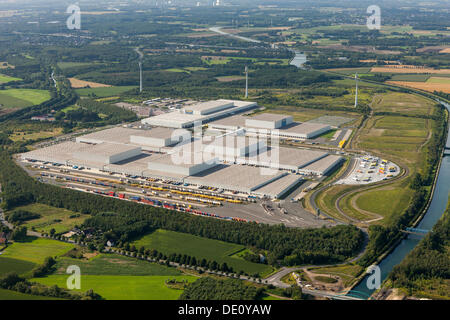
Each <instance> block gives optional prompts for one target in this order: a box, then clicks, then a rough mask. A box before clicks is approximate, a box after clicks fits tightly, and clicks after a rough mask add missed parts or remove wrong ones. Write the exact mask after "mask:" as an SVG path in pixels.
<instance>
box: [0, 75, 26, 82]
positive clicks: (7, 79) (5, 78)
mask: <svg viewBox="0 0 450 320" xmlns="http://www.w3.org/2000/svg"><path fill="white" fill-rule="evenodd" d="M19 80H22V79H20V78H14V77H10V76H6V75H4V74H0V84H2V83H8V82H12V81H19Z"/></svg>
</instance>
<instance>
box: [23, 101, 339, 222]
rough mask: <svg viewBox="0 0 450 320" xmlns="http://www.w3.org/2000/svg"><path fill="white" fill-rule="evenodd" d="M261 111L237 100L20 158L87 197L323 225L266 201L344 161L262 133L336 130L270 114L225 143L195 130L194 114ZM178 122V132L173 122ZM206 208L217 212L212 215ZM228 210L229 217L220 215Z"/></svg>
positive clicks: (225, 135) (227, 135)
mask: <svg viewBox="0 0 450 320" xmlns="http://www.w3.org/2000/svg"><path fill="white" fill-rule="evenodd" d="M254 106H256V104H255V103H250V102H241V101H228V100H217V101H210V102H202V103H198V104H193V105H190V106H189V107H186V108H185V109H181V111H180V110H178V111H174V112H172V113H168V114H176V115H177V118H170V117H167V118H165V117H163V118H161V117H159V116H155V117H153V118H157V119H152V118H149V119H150V120H149V119H145V120H143V124H144V123H145V125H144V126H142V127H141V128H130V127H129V126H117V127H113V128H109V129H106V130H100V131H96V132H92V133H89V134H85V135H82V136H78V137H76V138H74V139H72V140H70V141H64V142H62V143H58V144H51V145H48V146H46V147H44V148H40V149H36V150H33V151H30V152H26V153H23V154H21V155H20V160H21V164H22V165H23V166H24V167H25V168H26V169H27V171H28V172H30V174H32V175H35V176H38V177H39V179H41V180H42V181H44V180H45V181H44V182H49V183H55V184H57V185H63V186H65V187H70V188H74V189H77V190H80V191H84V192H93V193H96V194H100V195H104V196H112V197H117V198H121V199H124V200H130V201H136V202H140V203H144V204H150V205H154V206H162V207H164V208H167V209H173V210H180V211H188V210H189V211H188V212H191V213H194V214H201V215H207V216H212V217H216V218H224V219H229V220H230V219H231V220H239V221H256V222H265V223H273V224H276V223H280V222H282V223H285V224H286V225H292V226H313V225H322V224H323V223H322V222H319V221H318V220H317V217H315V216H313V215H311V214H310V213H309V212H306V211H305V210H304V209H303V208H302V207H301V206H300V205H298V204H294V203H293V201H291V202H289V204H287V205H285V207H284V208H280V210H278V213H273V210H272V211H271V210H268V209H267V208H268V206H267V205H264V206H263V205H261V202H267V201H270V202H272V201H280V200H279V199H285V198H289V195H291V194H294V193H295V194H298V193H300V192H301V191H302V189H305V188H306V185H308V183H307V182H309V181H311V180H315V181H317V180H320V179H322V178H323V177H324V176H325V175H326V174H328V173H329V172H331V171H333V169H336V168H337V167H338V166H339V165H340V164H341V163H342V162H343V161H344V157H342V156H339V155H335V154H329V153H327V152H325V151H319V150H311V149H307V148H288V147H279V146H278V144H277V143H274V138H273V137H272V138H271V139H268V138H267V136H261V135H260V134H259V132H258V130H266V131H267V130H272V132H274V131H278V130H280V128H281V129H282V130H285V131H286V132H290V131H289V130H291V129H292V128H293V127H302V126H303V127H304V128H308V130H309V131H308V130H306V131H304V132H303V133H302V134H305V135H306V136H307V135H308V134H316V132H318V131H323V130H329V128H330V126H329V125H322V124H316V125H312V124H311V125H310V124H306V126H305V124H296V123H294V122H293V121H292V117H289V116H283V115H277V116H273V115H272V114H269V113H267V114H260V115H257V116H255V117H253V119H251V120H248V119H247V120H245V126H246V127H245V128H246V129H248V131H247V130H241V128H240V124H239V123H238V124H237V127H238V128H237V129H238V130H235V131H226V132H221V133H220V134H218V135H215V136H205V135H202V134H200V135H199V134H198V133H197V134H196V133H195V130H194V131H193V129H192V128H190V129H186V128H189V127H190V125H188V124H190V123H191V122H192V121H193V118H192V117H196V118H197V117H198V118H199V119H200V118H202V119H203V118H204V117H211V118H215V117H216V116H217V115H218V114H220V117H225V118H224V119H223V120H226V121H232V120H233V119H236V117H242V116H240V115H235V114H234V112H235V111H236V108H237V109H240V110H241V111H244V110H248V108H249V107H254ZM188 108H189V109H188ZM226 115H229V117H226ZM169 118H170V121H171V123H172V124H173V125H172V126H170V127H169V126H166V125H163V124H166V121H169ZM150 123H151V124H152V125H150ZM155 124H159V125H158V126H156V125H155ZM230 124H232V123H230ZM204 129H205V127H204ZM297 129H298V128H297ZM200 132H201V131H200ZM296 132H297V133H298V132H299V130H297V131H296ZM311 132H312V133H311ZM305 182H306V183H305ZM118 190H120V192H119V191H118ZM282 202H283V203H287V202H288V201H282ZM286 207H289V210H288V209H286ZM202 208H203V209H202ZM206 208H208V212H206V211H203V210H204V209H206ZM244 208H245V209H244ZM225 209H226V211H225V212H226V213H227V215H223V216H222V215H218V212H222V213H225V212H224V210H225ZM325 224H326V222H325Z"/></svg>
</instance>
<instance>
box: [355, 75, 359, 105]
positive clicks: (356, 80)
mask: <svg viewBox="0 0 450 320" xmlns="http://www.w3.org/2000/svg"><path fill="white" fill-rule="evenodd" d="M355 82H356V92H355V108H356V107H357V106H358V73H355Z"/></svg>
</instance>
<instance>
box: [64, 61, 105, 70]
mask: <svg viewBox="0 0 450 320" xmlns="http://www.w3.org/2000/svg"><path fill="white" fill-rule="evenodd" d="M94 64H96V63H92V62H58V67H59V68H60V69H61V70H65V69H69V68H76V67H86V66H91V65H94Z"/></svg>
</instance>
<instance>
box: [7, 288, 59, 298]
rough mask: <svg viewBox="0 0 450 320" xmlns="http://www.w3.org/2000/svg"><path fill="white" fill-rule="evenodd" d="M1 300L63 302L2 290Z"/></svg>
mask: <svg viewBox="0 0 450 320" xmlns="http://www.w3.org/2000/svg"><path fill="white" fill-rule="evenodd" d="M0 300H62V299H56V298H52V297H42V296H34V295H31V294H25V293H20V292H17V291H11V290H5V289H0Z"/></svg>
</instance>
